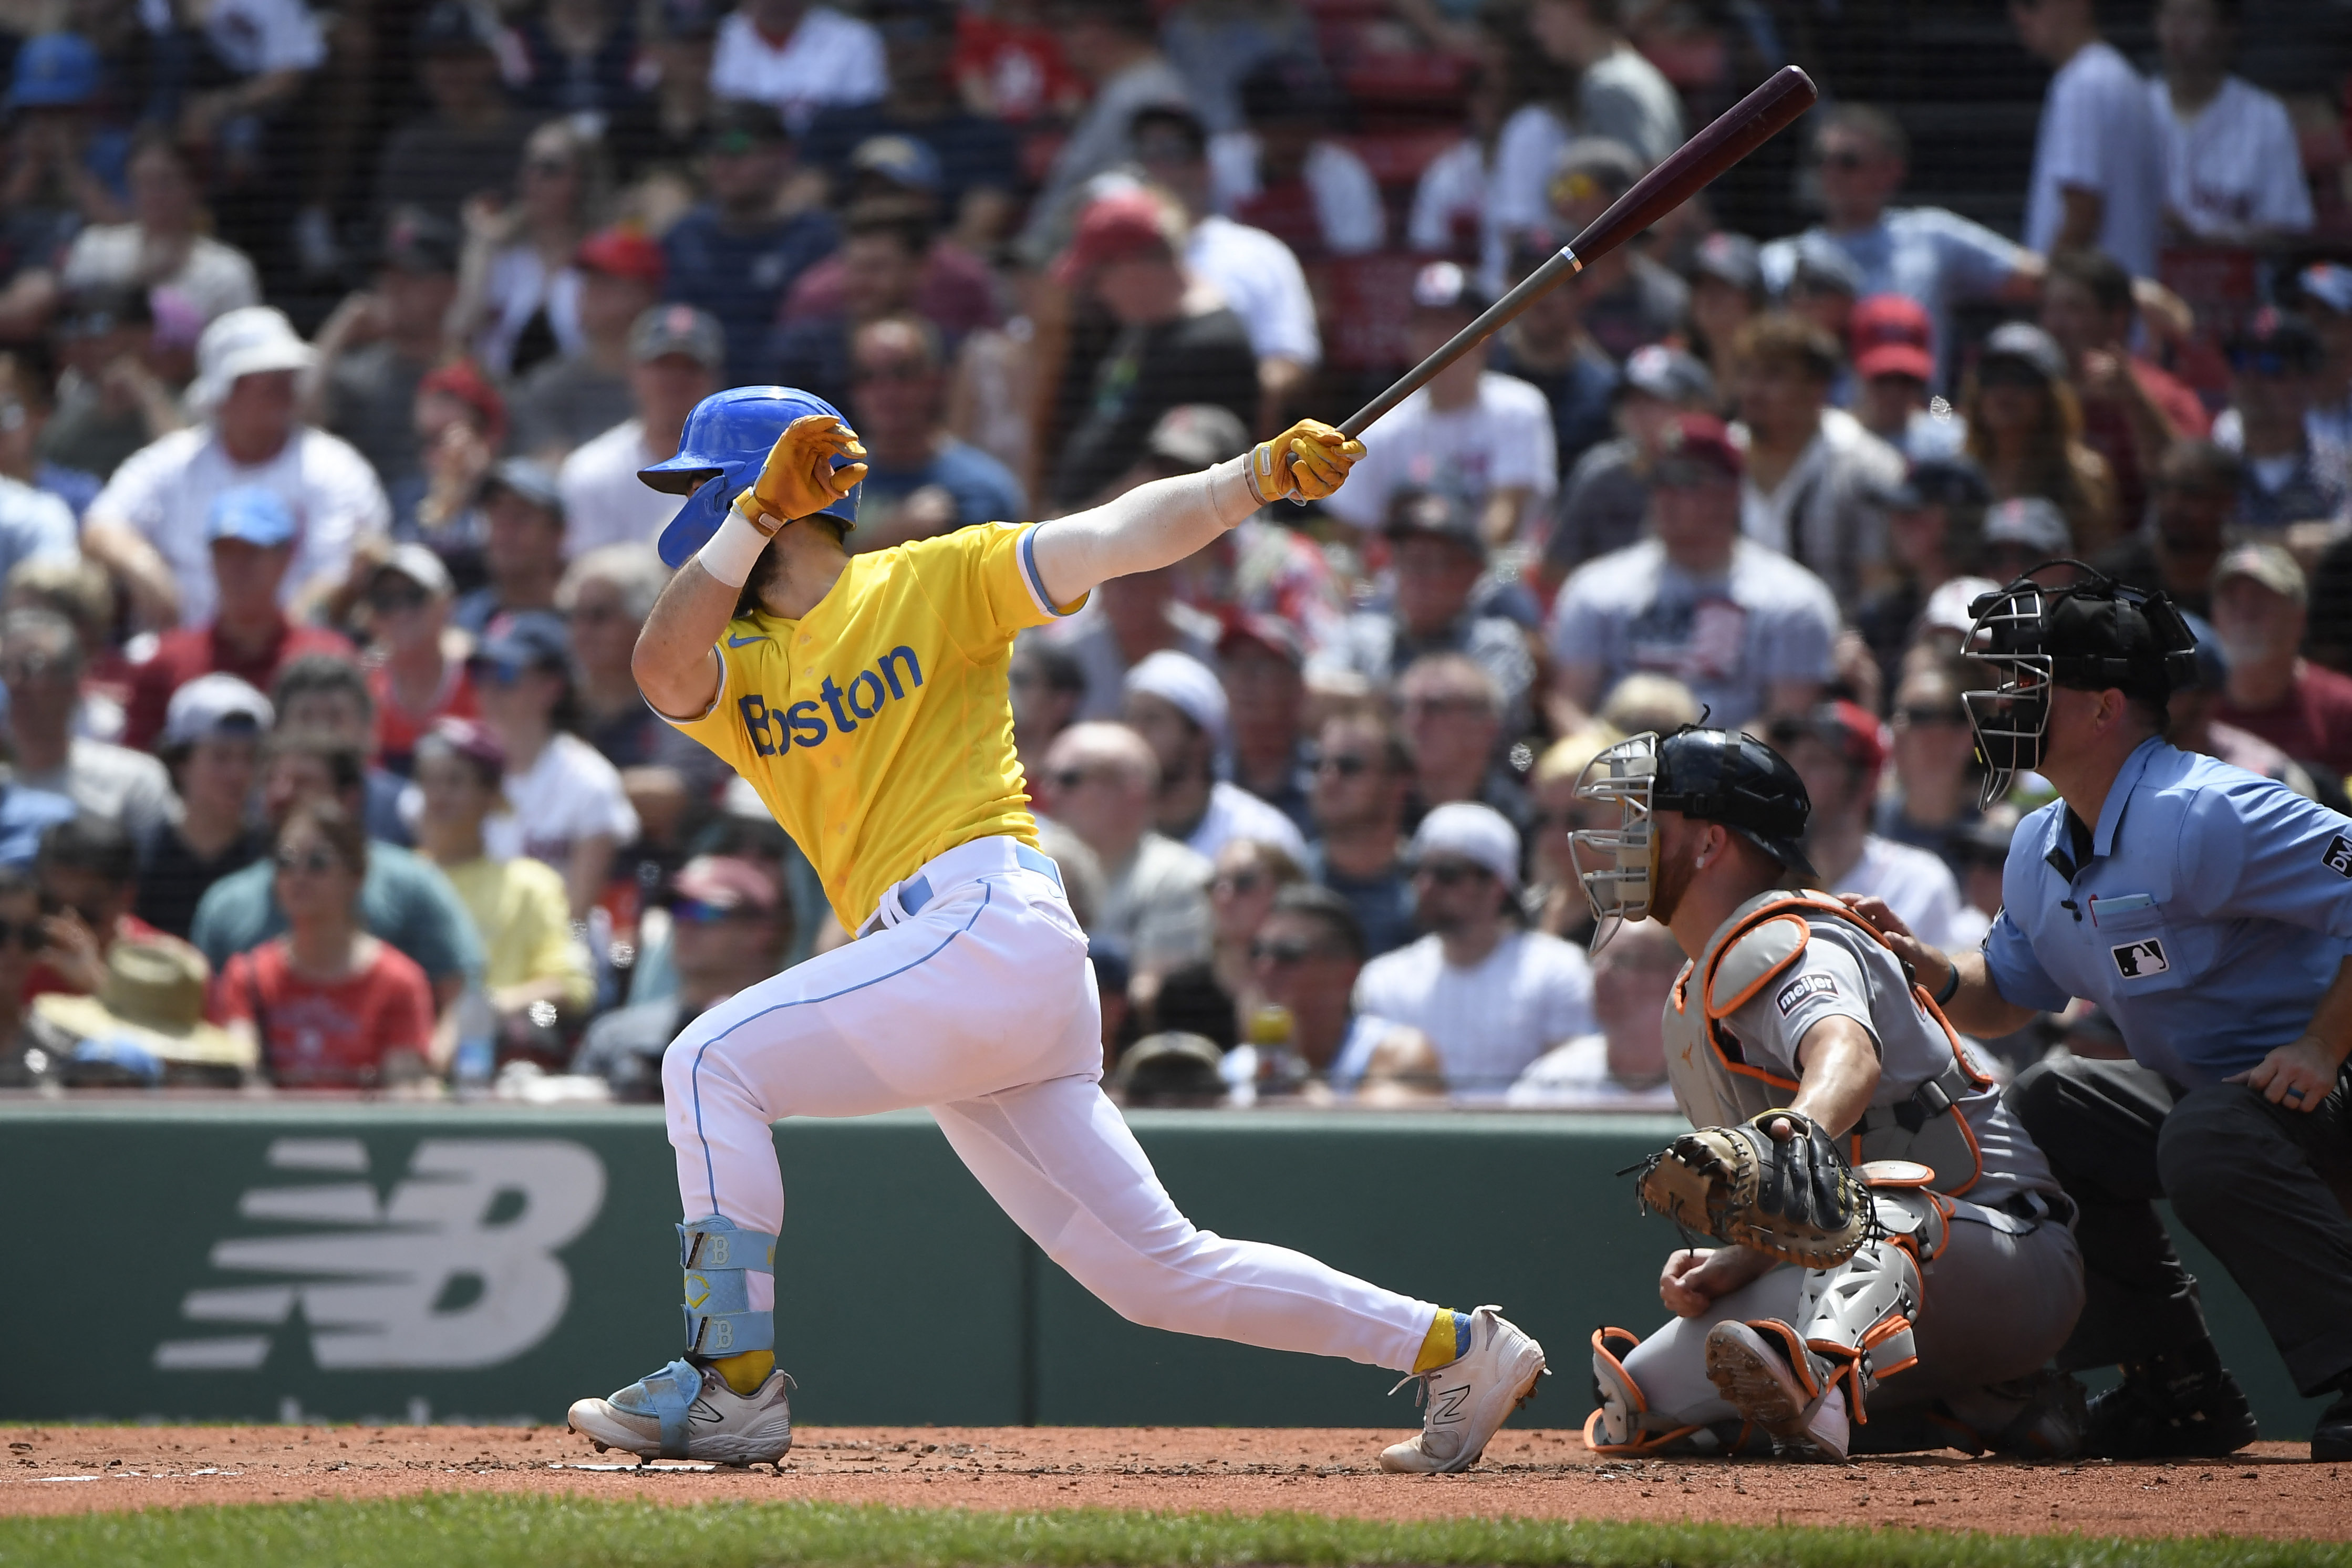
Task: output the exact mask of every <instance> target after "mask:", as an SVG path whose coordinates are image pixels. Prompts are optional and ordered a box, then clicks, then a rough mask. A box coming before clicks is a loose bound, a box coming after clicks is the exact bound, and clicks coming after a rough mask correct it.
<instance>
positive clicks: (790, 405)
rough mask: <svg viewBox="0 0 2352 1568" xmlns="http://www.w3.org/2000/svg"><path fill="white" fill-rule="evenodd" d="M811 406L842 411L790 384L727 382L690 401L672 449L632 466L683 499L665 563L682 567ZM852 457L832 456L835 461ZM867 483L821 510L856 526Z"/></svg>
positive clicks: (665, 535) (668, 533) (666, 534)
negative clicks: (780, 439) (668, 454)
mask: <svg viewBox="0 0 2352 1568" xmlns="http://www.w3.org/2000/svg"><path fill="white" fill-rule="evenodd" d="M812 413H829V414H831V415H833V416H834V417H835V419H840V418H841V411H840V410H839V409H837V408H835V407H834V406H833V404H831V403H829V402H825V401H824V399H823V398H821V397H818V396H817V395H816V394H815V393H814V392H802V391H800V390H799V389H798V388H795V387H730V388H728V389H727V390H726V391H725V392H713V393H712V394H711V395H710V396H709V397H707V398H704V399H703V400H702V401H701V402H698V403H696V404H695V405H694V412H693V413H689V414H688V415H687V416H686V431H685V434H683V435H682V436H681V437H680V439H679V441H678V444H677V456H675V457H672V458H670V459H668V460H667V462H662V463H656V464H655V465H653V466H652V467H650V468H640V469H638V470H637V477H638V478H640V479H642V480H644V481H645V482H646V484H648V485H650V486H653V487H654V488H655V489H656V490H659V491H661V492H662V493H663V494H664V495H668V496H684V497H686V498H687V501H686V505H685V506H683V507H680V508H678V514H677V517H673V518H671V519H670V523H669V527H667V528H664V529H663V530H662V536H661V558H662V564H663V565H665V566H669V567H680V566H684V565H685V564H686V559H687V557H688V556H690V555H692V554H693V553H694V552H695V551H697V550H698V549H701V548H702V547H703V545H704V544H705V543H707V542H708V541H709V538H710V536H711V535H713V534H715V533H717V532H718V531H719V524H721V523H723V522H725V521H726V520H727V511H728V507H730V505H731V504H732V503H733V501H734V499H735V497H736V496H737V495H739V494H740V493H741V492H742V491H743V490H745V489H746V488H748V487H749V486H751V484H752V483H753V481H755V480H757V479H758V478H759V476H760V468H761V465H763V464H765V463H766V462H767V460H768V452H769V449H770V448H771V447H772V446H774V445H775V444H776V437H778V436H779V435H782V434H783V433H784V428H785V426H787V425H789V424H791V423H792V422H793V421H794V420H796V419H801V418H804V417H806V416H807V415H809V414H812ZM841 423H843V424H844V425H846V424H847V423H849V422H848V421H847V420H845V419H843V420H842V421H841ZM851 461H853V459H850V458H847V457H841V458H836V459H835V462H834V466H835V467H836V468H838V467H840V466H842V465H844V464H846V463H849V462H851ZM865 489H866V486H864V485H860V486H857V487H856V489H854V490H852V491H850V492H849V494H848V495H846V496H844V497H842V498H841V499H840V500H838V501H835V503H834V504H833V505H832V506H830V507H825V508H824V515H825V516H826V517H838V518H840V519H841V520H842V522H843V523H844V524H845V526H847V527H850V528H855V527H856V526H857V501H858V497H860V496H861V495H863V494H864V492H865Z"/></svg>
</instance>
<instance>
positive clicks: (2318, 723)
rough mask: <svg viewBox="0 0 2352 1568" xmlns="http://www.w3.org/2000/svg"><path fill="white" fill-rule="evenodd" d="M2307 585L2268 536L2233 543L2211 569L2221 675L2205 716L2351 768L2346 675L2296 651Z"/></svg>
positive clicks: (2345, 770) (2347, 771)
mask: <svg viewBox="0 0 2352 1568" xmlns="http://www.w3.org/2000/svg"><path fill="white" fill-rule="evenodd" d="M2310 602H2311V593H2310V585H2309V584H2308V582H2307V581H2306V580H2305V577H2304V572H2303V568H2302V567H2300V566H2298V565H2296V564H2295V559H2294V557H2293V556H2291V555H2289V554H2287V552H2286V551H2285V550H2284V549H2280V548H2279V547H2278V546H2276V545H2273V544H2245V545H2240V546H2239V547H2238V548H2237V549H2233V550H2231V552H2230V553H2229V554H2227V555H2225V556H2223V557H2222V558H2221V564H2220V565H2219V566H2217V567H2215V568H2214V569H2213V634H2214V637H2215V639H2216V640H2217V641H2218V642H2219V643H2221V654H2222V657H2223V659H2224V660H2225V661H2226V662H2227V664H2228V665H2229V678H2228V681H2227V683H2226V684H2225V685H2224V686H2223V688H2222V697H2221V703H2220V704H2219V705H2218V706H2216V707H2215V708H2214V710H2213V716H2214V717H2215V718H2217V719H2219V720H2221V722H2222V723H2223V724H2229V725H2235V726H2236V727H2238V728H2240V729H2242V730H2247V731H2249V732H2251V733H2252V734H2254V735H2258V736H2260V737H2262V738H2263V739H2264V740H2267V741H2269V742H2270V743H2271V744H2272V745H2273V746H2275V747H2278V748H2279V749H2280V750H2281V751H2284V752H2285V753H2286V754H2287V755H2288V756H2289V757H2291V758H2294V759H2295V760H2296V761H2298V762H2305V763H2309V764H2312V765H2313V766H2314V767H2315V768H2320V769H2322V770H2323V771H2325V772H2326V773H2327V774H2328V775H2329V776H2330V777H2331V778H2336V779H2342V778H2344V777H2346V776H2347V775H2352V676H2346V675H2342V674H2337V673H2336V671H2334V670H2331V669H2328V668H2326V666H2325V665H2322V664H2313V663H2312V662H2311V661H2309V660H2308V659H2305V657H2304V656H2303V640H2304V632H2305V629H2306V627H2307V626H2308V624H2309V608H2310Z"/></svg>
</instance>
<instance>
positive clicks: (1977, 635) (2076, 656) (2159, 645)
mask: <svg viewBox="0 0 2352 1568" xmlns="http://www.w3.org/2000/svg"><path fill="white" fill-rule="evenodd" d="M2053 566H2072V567H2075V568H2077V569H2079V570H2081V571H2082V572H2083V573H2084V576H2083V577H2082V579H2081V580H2078V581H2076V582H2074V583H2072V584H2069V585H2068V586H2066V587H2063V588H2046V587H2044V586H2042V584H2041V583H2039V582H2036V581H2035V580H2033V573H2032V572H2028V573H2027V574H2026V575H2024V576H2023V577H2020V578H2018V579H2016V580H2013V581H2011V583H2010V584H2009V586H2008V587H2006V588H2001V589H1997V590H1995V591H1993V592H1990V593H1986V594H1980V595H1979V596H1978V597H1977V599H1976V601H1974V602H1973V603H1971V604H1970V605H1969V614H1970V615H1972V616H1974V617H1975V623H1974V624H1973V625H1971V626H1970V627H1969V632H1968V637H1967V639H1966V641H1965V642H1964V643H1962V644H1961V651H1962V652H1963V653H1966V654H1967V655H1968V656H1969V658H1971V659H1974V660H1977V661H1979V662H1980V663H1982V664H1988V665H1990V667H1991V668H1992V670H1993V671H1994V673H1995V674H1997V675H1998V676H1999V677H2000V684H1999V685H1996V686H1993V687H1991V688H1990V689H1979V690H1975V691H1969V692H1965V693H1963V694H1961V700H1962V701H1963V702H1964V703H1965V704H1966V705H1967V706H1968V713H1969V727H1971V728H1972V729H1974V730H1975V731H1976V737H1977V751H1978V753H1979V755H1980V756H1981V757H1982V758H1984V762H1985V782H1984V795H1983V803H1984V804H1986V805H1988V806H1990V804H1992V802H1993V801H1995V800H2000V798H2001V797H2002V796H2003V795H2006V794H2008V793H2009V786H2010V780H2011V779H2012V778H2013V777H2014V776H2015V774H2016V773H2017V770H2018V769H2019V768H2036V767H2039V766H2041V763H2042V741H2043V737H2044V736H2045V734H2046V733H2047V731H2048V729H2049V727H2050V688H2051V687H2052V686H2053V685H2059V686H2067V687H2070V688H2072V689H2074V690H2076V691H2092V692H2097V691H2106V690H2109V689H2113V690H2116V691H2120V692H2122V693H2123V694H2124V695H2126V696H2135V697H2142V698H2145V699H2147V700H2148V701H2151V702H2157V703H2161V702H2163V701H2164V700H2165V698H2167V697H2168V696H2170V695H2172V694H2173V693H2174V692H2176V691H2179V690H2180V689H2182V688H2183V687H2186V686H2193V685H2196V684H2197V638H2196V635H2195V633H2193V632H2190V631H2189V623H2188V622H2186V621H2184V620H2182V619H2181V617H2180V612H2179V610H2178V609H2177V608H2175V607H2174V605H2173V602H2172V600H2171V598H2170V597H2169V596H2168V595H2166V594H2164V593H2160V592H2158V593H2149V592H2145V591H2142V590H2139V589H2137V588H2129V587H2126V586H2125V585H2124V584H2122V583H2120V582H2117V581H2116V580H2115V579H2114V578H2112V577H2108V576H2106V575H2105V573H2103V572H2099V571H2095V570H2092V569H2091V568H2090V567H2087V566H2084V565H2083V563H2082V562H2080V561H2044V562H2042V565H2041V566H2037V567H2035V568H2034V569H2033V571H2041V570H2044V569H2045V568H2048V567H2053Z"/></svg>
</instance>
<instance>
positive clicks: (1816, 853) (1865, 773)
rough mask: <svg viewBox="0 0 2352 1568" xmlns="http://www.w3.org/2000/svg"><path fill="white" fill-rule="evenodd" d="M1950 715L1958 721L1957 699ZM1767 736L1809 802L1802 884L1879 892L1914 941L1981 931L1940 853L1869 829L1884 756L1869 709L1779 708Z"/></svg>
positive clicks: (1886, 748) (1885, 744) (1958, 939)
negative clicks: (1806, 875)
mask: <svg viewBox="0 0 2352 1568" xmlns="http://www.w3.org/2000/svg"><path fill="white" fill-rule="evenodd" d="M1953 714H1954V716H1955V717H1957V718H1959V719H1961V720H1962V721H1963V722H1965V719H1966V715H1965V714H1962V713H1961V712H1960V710H1959V709H1958V706H1957V704H1955V706H1954V709H1953ZM1768 738H1769V740H1770V741H1771V743H1772V747H1773V749H1774V750H1776V751H1778V752H1779V753H1780V755H1781V756H1782V757H1784V758H1788V760H1789V766H1790V767H1791V768H1795V769H1796V770H1797V777H1798V778H1800V779H1803V780H1804V785H1805V794H1806V796H1807V798H1808V799H1810V800H1811V801H1812V813H1811V815H1810V816H1809V817H1807V818H1806V819H1805V858H1806V859H1807V860H1809V861H1811V862H1812V864H1813V870H1814V872H1815V873H1816V874H1817V876H1818V878H1819V880H1818V881H1816V882H1813V883H1809V884H1808V885H1811V886H1816V887H1822V888H1827V889H1828V890H1830V891H1831V892H1832V893H1841V894H1845V893H1850V894H1855V895H1856V896H1858V897H1867V898H1877V899H1883V900H1885V903H1886V906H1887V907H1888V908H1890V909H1892V910H1894V911H1895V914H1896V915H1898V916H1900V917H1901V919H1902V920H1903V922H1904V924H1905V925H1908V926H1909V927H1910V928H1911V930H1912V931H1913V932H1914V933H1916V934H1917V935H1918V936H1919V939H1920V940H1921V941H1923V942H1933V943H1934V944H1935V945H1936V946H1938V947H1949V946H1954V945H1955V944H1957V943H1963V942H1965V941H1966V940H1969V939H1971V938H1972V937H1973V936H1976V935H1979V934H1981V932H1982V930H1983V925H1982V923H1981V922H1973V921H1970V920H1969V919H1968V918H1967V917H1966V914H1965V910H1964V906H1963V905H1962V904H1961V903H1960V889H1959V884H1958V883H1957V882H1955V881H1954V880H1953V877H1952V873H1951V868H1950V867H1948V866H1947V865H1946V864H1945V863H1944V862H1943V860H1942V858H1941V857H1940V856H1937V855H1935V854H1931V853H1930V852H1927V851H1926V850H1923V849H1916V848H1914V847H1913V846H1911V845H1909V844H1904V843H1897V842H1895V841H1894V840H1893V839H1887V838H1881V837H1880V836H1879V835H1878V834H1876V833H1874V832H1873V831H1871V821H1872V818H1873V816H1874V808H1875V807H1876V805H1877V802H1878V781H1879V776H1880V774H1881V773H1883V772H1884V771H1885V768H1886V763H1887V759H1888V758H1889V756H1890V755H1891V744H1890V738H1889V737H1888V736H1887V733H1886V727H1885V726H1884V725H1882V724H1880V723H1879V722H1878V719H1877V717H1876V716H1874V715H1873V714H1871V713H1870V712H1868V711H1867V710H1866V709H1864V708H1863V707H1861V706H1857V705H1856V704H1854V703H1852V702H1848V701H1845V700H1843V699H1840V700H1838V701H1836V702H1828V703H1822V704H1820V705H1818V706H1815V707H1813V708H1811V709H1810V710H1809V711H1807V712H1804V713H1801V714H1783V715H1781V716H1780V717H1778V718H1776V719H1774V720H1773V721H1772V725H1771V729H1770V733H1769V737H1768ZM1930 932H1933V933H1936V935H1933V936H1930V935H1928V933H1930Z"/></svg>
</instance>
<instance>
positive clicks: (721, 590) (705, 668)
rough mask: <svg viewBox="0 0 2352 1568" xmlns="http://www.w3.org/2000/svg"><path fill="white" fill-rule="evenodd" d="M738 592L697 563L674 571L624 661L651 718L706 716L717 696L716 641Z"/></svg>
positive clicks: (730, 616)
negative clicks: (648, 705) (649, 708)
mask: <svg viewBox="0 0 2352 1568" xmlns="http://www.w3.org/2000/svg"><path fill="white" fill-rule="evenodd" d="M740 593H741V590H740V588H730V587H728V586H727V584H725V583H723V582H721V581H719V580H718V579H717V578H715V577H713V576H711V575H710V573H709V571H707V570H704V568H703V565H702V562H701V561H700V560H699V559H689V560H688V562H687V563H686V564H685V565H684V566H682V567H679V568H678V569H677V575H676V576H675V577H672V578H671V579H670V580H669V582H668V584H667V586H665V587H664V588H663V589H662V591H661V597H660V598H659V599H657V600H656V601H654V612H653V613H652V614H650V615H648V616H646V624H645V629H644V630H643V631H641V632H638V633H637V646H636V651H635V653H631V654H630V655H629V669H630V672H631V673H632V674H635V676H636V677H637V689H638V690H639V691H642V692H643V693H645V694H646V701H647V702H649V703H651V704H653V706H654V711H655V712H656V713H659V714H664V715H667V716H669V717H671V718H695V717H698V716H700V715H702V714H705V713H708V712H709V711H710V704H711V701H712V699H713V698H715V697H717V696H718V695H719V648H718V643H719V637H720V636H721V635H722V634H723V633H724V632H726V630H727V622H729V621H730V620H732V619H733V618H734V615H735V601H736V599H737V597H738V596H739V595H740Z"/></svg>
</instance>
